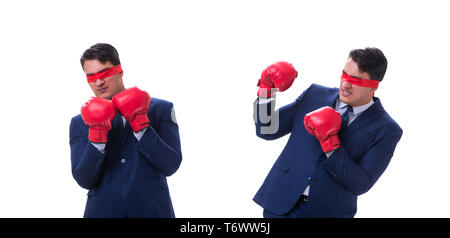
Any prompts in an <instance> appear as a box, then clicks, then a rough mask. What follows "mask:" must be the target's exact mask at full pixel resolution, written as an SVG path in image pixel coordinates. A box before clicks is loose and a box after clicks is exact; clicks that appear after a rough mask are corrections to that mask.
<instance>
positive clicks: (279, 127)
mask: <svg viewBox="0 0 450 238" xmlns="http://www.w3.org/2000/svg"><path fill="white" fill-rule="evenodd" d="M307 92H308V89H307V90H305V91H304V92H303V93H302V94H301V95H300V96H299V97H298V98H297V99H296V100H295V101H294V102H292V103H290V104H288V105H286V106H283V107H281V108H280V109H278V110H276V111H274V109H275V98H271V99H269V100H267V101H266V102H262V101H261V100H263V99H262V98H257V99H256V100H255V102H254V103H253V120H254V121H255V126H256V135H257V136H258V137H260V138H262V139H265V140H275V139H278V138H280V137H283V136H285V135H286V134H288V133H290V132H291V131H292V123H293V120H294V118H295V114H296V113H297V108H298V106H299V104H301V102H302V98H303V97H304V95H305V94H306V93H307Z"/></svg>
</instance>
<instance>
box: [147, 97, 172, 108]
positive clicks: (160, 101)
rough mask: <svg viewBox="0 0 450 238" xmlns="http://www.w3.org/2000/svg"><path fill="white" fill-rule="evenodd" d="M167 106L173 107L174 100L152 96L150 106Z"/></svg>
mask: <svg viewBox="0 0 450 238" xmlns="http://www.w3.org/2000/svg"><path fill="white" fill-rule="evenodd" d="M166 107H172V102H169V101H167V100H164V99H160V98H154V97H152V100H151V102H150V108H166Z"/></svg>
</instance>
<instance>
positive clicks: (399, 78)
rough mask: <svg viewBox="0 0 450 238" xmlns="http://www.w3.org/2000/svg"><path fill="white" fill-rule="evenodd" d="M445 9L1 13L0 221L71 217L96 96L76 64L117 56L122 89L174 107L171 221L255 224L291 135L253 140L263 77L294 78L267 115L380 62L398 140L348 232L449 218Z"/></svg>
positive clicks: (192, 4)
mask: <svg viewBox="0 0 450 238" xmlns="http://www.w3.org/2000/svg"><path fill="white" fill-rule="evenodd" d="M448 10H449V7H448V4H447V3H446V1H431V0H429V1H298V0H297V1H280V0H276V1H275V0H274V1H262V0H259V1H243V0H227V1H207V0H205V1H198V0H189V1H182V0H180V1H170V0H166V1H91V0H90V1H71V2H70V3H69V2H68V1H2V2H1V3H0V34H1V35H0V36H1V37H0V69H1V73H0V76H1V79H0V82H1V84H0V85H1V93H0V101H1V117H0V133H1V137H0V139H1V141H0V146H1V147H0V153H1V154H0V188H1V190H0V191H1V192H0V217H81V216H82V215H83V212H84V206H85V202H86V192H87V191H86V190H84V189H82V188H80V187H79V186H78V184H77V183H76V182H75V180H74V179H73V178H72V174H71V167H70V147H69V123H70V119H71V117H72V116H74V115H76V114H78V113H79V110H80V107H81V105H82V104H83V103H84V102H85V101H86V100H87V99H88V98H89V97H90V96H91V95H92V92H91V91H90V88H89V87H88V85H87V82H86V78H85V76H84V74H83V71H82V69H81V66H80V63H79V58H80V56H81V54H82V53H83V51H84V50H85V49H87V48H88V47H90V46H91V45H93V44H95V43H98V42H107V43H110V44H112V45H114V46H115V47H116V48H117V49H118V51H119V54H120V58H121V61H122V67H123V69H124V81H125V86H126V87H131V86H135V85H136V86H138V87H140V88H141V89H144V90H146V91H147V92H149V93H150V95H151V96H152V97H158V98H162V99H166V100H169V101H171V102H173V103H174V105H175V110H176V115H177V120H178V123H179V126H180V136H181V145H182V153H183V162H182V164H181V167H180V169H179V170H178V171H177V173H175V174H174V175H173V176H172V177H169V179H168V181H169V187H170V191H171V196H172V200H173V205H174V209H175V213H176V215H177V217H262V208H261V207H259V206H258V205H256V204H255V203H254V202H253V201H252V198H253V195H254V194H255V193H256V191H257V190H258V188H259V186H260V185H261V184H262V182H263V180H264V178H265V177H266V175H267V173H268V172H269V169H270V168H271V166H272V164H273V162H274V161H275V160H276V158H277V156H278V155H279V154H280V152H281V151H282V149H283V147H284V145H285V144H286V141H287V139H288V136H285V137H283V138H281V139H279V140H276V141H264V140H262V139H259V138H258V137H256V135H255V128H254V124H253V118H252V113H253V112H252V103H253V100H254V99H255V98H256V90H257V87H256V83H257V79H258V77H259V76H260V73H261V71H262V70H263V69H264V68H265V67H267V66H268V65H269V64H271V63H273V62H275V61H279V60H286V61H289V62H292V63H293V65H294V66H295V67H296V69H297V70H298V72H299V77H298V78H297V80H296V81H295V82H294V84H293V86H292V87H291V88H290V89H289V90H287V91H285V92H283V93H279V94H278V95H277V100H278V102H277V107H279V106H282V105H285V104H287V103H290V102H291V101H293V100H294V99H295V98H296V97H297V96H298V95H299V94H300V93H301V92H302V91H303V90H304V89H306V88H307V87H308V86H309V85H310V84H311V83H319V84H322V85H326V86H334V87H335V86H338V82H339V76H340V73H341V70H342V68H343V66H344V64H345V61H346V58H347V55H348V52H349V51H350V50H352V49H354V48H361V47H366V46H375V47H378V48H380V49H382V50H383V52H384V53H385V55H386V57H387V58H388V61H389V66H388V70H387V73H386V76H385V80H384V81H383V82H382V83H381V84H380V88H379V90H378V91H377V93H376V96H378V97H380V98H381V101H382V103H383V105H384V107H385V109H386V110H387V111H388V112H389V113H390V115H391V116H392V117H393V118H394V119H395V120H396V121H397V122H398V123H399V124H400V125H401V127H402V128H403V130H404V134H403V137H402V139H401V141H400V142H399V144H398V146H397V149H396V151H395V154H394V157H393V159H392V161H391V163H390V165H389V167H388V169H387V170H386V172H385V173H384V174H383V176H382V177H381V178H380V180H379V181H378V182H377V183H376V184H375V186H374V187H373V188H372V189H371V190H370V191H369V192H368V193H366V194H364V195H362V196H360V197H359V203H358V205H359V207H358V213H357V215H356V216H357V217H449V216H450V205H449V202H450V192H449V186H448V184H449V181H450V173H449V172H448V171H449V169H450V162H449V159H450V158H449V155H448V148H449V146H448V145H449V139H448V135H449V134H450V133H449V129H448V126H447V123H448V121H449V117H448V113H446V111H448V103H447V99H448V96H447V92H448V89H449V88H450V87H449V86H450V85H449V79H450V78H449V74H448V68H449V66H450V64H449V63H450V62H449V55H450V47H449V44H450V37H449V34H448V23H449V22H450V17H449V14H448Z"/></svg>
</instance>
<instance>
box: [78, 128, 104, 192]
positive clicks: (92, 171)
mask: <svg viewBox="0 0 450 238" xmlns="http://www.w3.org/2000/svg"><path fill="white" fill-rule="evenodd" d="M70 159H71V163H72V175H73V177H74V178H75V180H76V181H77V183H78V184H79V185H80V186H81V187H82V188H85V189H93V188H95V186H96V185H97V183H98V181H99V180H100V177H101V174H102V171H103V164H104V160H105V154H104V153H102V152H100V151H99V150H98V149H97V148H95V146H93V145H92V144H91V143H89V141H88V140H87V138H86V137H85V136H83V135H82V133H81V131H80V129H79V127H77V125H76V123H75V121H74V119H72V121H71V122H70Z"/></svg>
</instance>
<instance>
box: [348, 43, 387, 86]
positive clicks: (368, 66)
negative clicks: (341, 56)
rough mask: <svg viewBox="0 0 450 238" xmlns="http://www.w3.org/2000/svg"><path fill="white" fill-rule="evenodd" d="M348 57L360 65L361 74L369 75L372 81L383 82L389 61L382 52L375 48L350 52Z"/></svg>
mask: <svg viewBox="0 0 450 238" xmlns="http://www.w3.org/2000/svg"><path fill="white" fill-rule="evenodd" d="M348 57H350V58H352V60H353V61H355V63H356V64H357V65H358V68H359V70H360V71H361V72H365V73H368V74H369V76H370V79H372V80H378V81H381V80H383V77H384V74H385V73H386V68H387V64H388V62H387V59H386V57H384V54H383V52H382V51H381V50H379V49H377V48H373V47H367V48H365V49H355V50H352V51H350V54H349V55H348Z"/></svg>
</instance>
